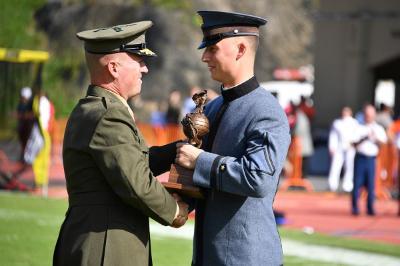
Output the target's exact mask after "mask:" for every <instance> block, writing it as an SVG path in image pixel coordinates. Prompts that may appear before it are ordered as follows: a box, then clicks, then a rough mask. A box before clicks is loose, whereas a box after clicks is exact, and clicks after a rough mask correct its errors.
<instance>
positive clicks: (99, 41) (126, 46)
mask: <svg viewBox="0 0 400 266" xmlns="http://www.w3.org/2000/svg"><path fill="white" fill-rule="evenodd" d="M152 25H153V22H151V21H139V22H134V23H130V24H123V25H117V26H112V27H106V28H98V29H93V30H85V31H81V32H78V33H77V34H76V36H77V37H78V38H79V39H80V40H83V41H84V42H85V50H86V52H88V53H92V54H111V53H120V52H126V53H132V54H137V55H139V56H156V54H155V53H154V52H153V51H151V50H150V49H148V48H147V47H146V39H145V33H146V30H147V29H149V28H150V27H151V26H152Z"/></svg>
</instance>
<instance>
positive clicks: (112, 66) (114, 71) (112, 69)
mask: <svg viewBox="0 0 400 266" xmlns="http://www.w3.org/2000/svg"><path fill="white" fill-rule="evenodd" d="M107 70H108V72H109V73H110V75H111V76H113V77H114V78H117V77H118V62H117V61H116V60H110V61H108V63H107Z"/></svg>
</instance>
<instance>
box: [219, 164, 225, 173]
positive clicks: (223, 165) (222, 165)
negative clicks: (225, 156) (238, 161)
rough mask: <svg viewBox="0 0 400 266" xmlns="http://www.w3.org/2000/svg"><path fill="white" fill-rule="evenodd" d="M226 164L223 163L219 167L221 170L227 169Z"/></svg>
mask: <svg viewBox="0 0 400 266" xmlns="http://www.w3.org/2000/svg"><path fill="white" fill-rule="evenodd" d="M225 168H226V167H225V164H221V166H220V167H219V170H221V171H222V172H223V171H225Z"/></svg>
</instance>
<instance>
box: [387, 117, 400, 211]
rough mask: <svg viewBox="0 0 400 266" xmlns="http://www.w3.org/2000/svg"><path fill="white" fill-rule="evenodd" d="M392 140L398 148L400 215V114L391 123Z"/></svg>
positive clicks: (390, 133) (399, 199)
mask: <svg viewBox="0 0 400 266" xmlns="http://www.w3.org/2000/svg"><path fill="white" fill-rule="evenodd" d="M388 132H389V137H390V141H392V143H393V144H394V145H395V147H396V150H397V160H398V162H397V186H398V201H399V209H398V215H399V216H400V116H399V117H398V118H397V119H396V120H395V121H394V122H393V123H392V124H391V126H390V127H389V129H388Z"/></svg>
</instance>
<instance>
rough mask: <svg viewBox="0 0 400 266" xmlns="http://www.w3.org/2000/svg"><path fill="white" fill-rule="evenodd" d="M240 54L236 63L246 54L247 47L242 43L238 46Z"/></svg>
mask: <svg viewBox="0 0 400 266" xmlns="http://www.w3.org/2000/svg"><path fill="white" fill-rule="evenodd" d="M237 45H238V53H237V55H236V61H237V60H239V59H240V58H241V57H242V56H243V55H244V54H245V53H246V49H247V48H246V45H245V44H244V43H243V42H242V41H241V42H239V43H238V44H237Z"/></svg>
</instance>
